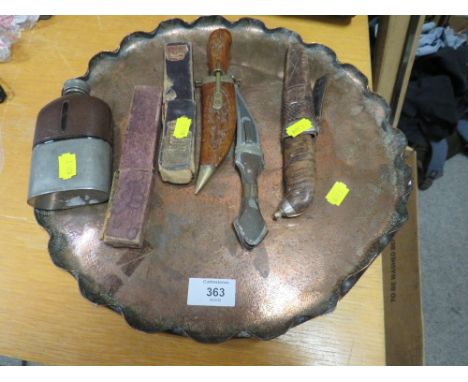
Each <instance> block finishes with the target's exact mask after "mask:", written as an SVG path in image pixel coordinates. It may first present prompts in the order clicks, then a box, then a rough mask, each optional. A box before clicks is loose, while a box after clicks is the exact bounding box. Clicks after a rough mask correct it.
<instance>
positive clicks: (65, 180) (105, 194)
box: [28, 79, 112, 210]
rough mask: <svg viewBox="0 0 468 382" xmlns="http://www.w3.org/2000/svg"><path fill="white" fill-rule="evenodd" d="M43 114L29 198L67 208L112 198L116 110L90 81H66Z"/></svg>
mask: <svg viewBox="0 0 468 382" xmlns="http://www.w3.org/2000/svg"><path fill="white" fill-rule="evenodd" d="M62 94H63V96H62V97H60V98H58V99H56V100H54V101H52V102H51V103H49V104H48V105H46V106H45V107H44V108H43V109H42V110H41V111H40V112H39V115H38V117H37V123H36V130H35V136H34V143H33V152H32V159H31V171H30V178H29V192H28V204H30V205H31V206H32V207H34V208H38V209H44V210H62V209H67V208H73V207H79V206H84V205H90V204H97V203H103V202H106V201H107V200H108V199H109V193H110V189H111V183H112V116H111V111H110V108H109V106H108V105H107V104H106V103H105V102H104V101H102V100H100V99H99V98H96V97H92V96H90V95H89V87H88V85H87V84H86V83H85V82H84V81H82V80H78V79H73V80H69V81H66V82H65V84H64V89H63V92H62Z"/></svg>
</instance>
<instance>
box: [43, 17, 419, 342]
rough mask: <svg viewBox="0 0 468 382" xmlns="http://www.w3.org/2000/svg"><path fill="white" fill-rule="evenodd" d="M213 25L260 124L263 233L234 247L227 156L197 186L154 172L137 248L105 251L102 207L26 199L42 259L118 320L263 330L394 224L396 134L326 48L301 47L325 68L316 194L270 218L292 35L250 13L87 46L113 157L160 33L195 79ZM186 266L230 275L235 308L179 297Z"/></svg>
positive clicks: (368, 256) (406, 188)
mask: <svg viewBox="0 0 468 382" xmlns="http://www.w3.org/2000/svg"><path fill="white" fill-rule="evenodd" d="M219 27H225V28H229V30H230V31H231V33H232V36H233V44H232V53H231V56H232V64H231V72H232V73H233V74H234V75H235V76H236V77H237V78H238V79H240V80H241V89H242V93H243V95H244V98H245V99H246V101H247V103H248V105H249V108H250V109H251V111H252V114H253V116H254V118H255V119H256V121H257V124H258V126H259V129H260V135H261V142H262V146H263V150H264V154H265V170H264V172H263V173H262V175H261V177H260V179H259V192H260V205H261V210H262V213H263V215H264V217H265V220H266V222H267V225H268V228H269V234H268V236H267V237H266V239H265V240H264V242H263V243H262V244H261V245H260V246H259V247H257V248H256V249H254V250H252V251H246V250H243V249H242V248H241V247H240V245H239V244H238V241H237V238H236V235H235V233H234V230H233V228H232V222H233V220H234V218H235V217H236V215H237V213H238V211H239V208H240V201H241V185H240V180H239V175H238V173H237V172H236V169H235V166H234V164H233V162H232V158H228V159H227V160H226V161H225V162H224V163H223V165H222V166H221V167H220V168H219V169H218V171H217V173H216V174H215V175H214V176H213V177H212V179H211V181H210V183H209V184H208V185H207V187H206V188H205V189H204V190H203V192H202V193H201V194H200V195H198V196H195V195H194V187H193V185H188V186H173V185H168V184H164V183H163V182H162V181H161V180H160V178H159V176H158V175H156V176H155V184H154V192H153V199H152V204H151V210H150V214H149V218H148V219H149V220H148V223H147V227H146V233H145V246H144V248H143V249H142V250H129V249H114V248H111V247H108V246H106V245H104V244H103V243H102V242H101V241H100V240H99V237H100V233H101V228H102V225H103V219H104V213H105V211H106V207H107V205H106V204H102V205H98V206H92V207H91V206H90V207H81V208H75V209H71V210H66V211H59V212H45V211H40V210H36V217H37V220H38V222H39V224H41V225H42V226H43V227H44V228H45V229H46V230H47V231H48V232H49V234H50V242H49V251H50V255H51V257H52V260H53V261H54V263H55V264H56V265H58V266H59V267H62V268H64V269H66V270H67V271H69V272H70V273H71V274H72V275H73V276H74V277H75V278H76V279H77V280H78V283H79V287H80V290H81V292H82V294H83V295H84V296H85V297H86V298H88V299H89V300H91V301H93V302H95V303H98V304H103V305H105V306H108V307H109V308H111V309H113V310H114V311H116V312H118V313H121V314H122V315H123V316H124V317H125V319H126V320H127V321H128V323H129V324H130V325H131V326H132V327H134V328H137V329H140V330H144V331H147V332H159V331H169V332H173V333H177V334H183V335H187V336H190V337H193V338H195V339H196V340H200V341H207V342H208V341H209V342H220V341H224V340H226V339H228V338H230V337H233V336H239V337H250V336H254V337H258V338H261V339H270V338H273V337H276V336H278V335H280V334H282V333H284V332H286V331H287V330H288V329H289V328H291V327H292V326H295V325H298V324H300V323H302V322H304V321H306V320H308V319H310V318H313V317H316V316H318V315H321V314H324V313H326V312H330V311H332V310H333V309H334V307H335V306H336V304H337V302H338V300H339V299H340V298H341V297H343V296H344V295H345V294H346V293H347V292H348V291H349V290H350V288H351V287H352V286H353V285H354V284H355V283H356V281H357V280H358V279H359V277H360V276H361V275H362V273H363V272H364V271H365V269H366V268H367V267H368V266H369V265H370V264H371V263H372V261H373V260H374V259H375V258H376V257H377V255H378V254H379V253H380V252H381V251H382V249H383V248H384V247H385V246H386V245H387V243H388V242H389V240H390V239H391V237H392V236H393V234H394V233H395V232H396V231H397V230H398V228H400V226H401V225H402V224H403V223H404V221H405V220H406V218H407V213H406V207H405V206H406V202H407V198H408V194H409V192H410V189H411V180H410V172H409V168H408V167H407V166H406V165H405V164H404V160H403V150H404V148H405V144H406V141H405V138H404V136H403V134H401V133H400V132H399V131H397V130H396V129H394V128H392V127H391V126H390V124H389V121H388V107H387V105H386V104H385V102H384V101H383V100H382V98H380V97H379V96H377V95H375V94H373V93H372V92H370V91H369V89H368V87H367V79H366V78H365V76H364V75H363V74H362V73H360V72H359V71H358V70H357V69H356V68H354V67H353V66H351V65H343V64H340V63H339V62H338V61H337V59H336V56H335V54H334V52H333V51H331V50H330V49H329V48H327V47H325V46H323V45H320V44H310V45H306V47H307V54H308V55H309V59H310V67H311V72H312V75H313V77H319V76H321V75H324V74H328V75H329V87H328V91H327V94H326V96H325V104H324V109H323V115H324V126H323V128H322V131H321V133H320V135H319V137H318V141H317V147H318V148H317V157H316V158H317V189H316V197H315V201H314V203H313V205H312V206H311V207H310V208H309V209H308V211H307V212H306V213H305V214H304V215H303V216H302V217H299V218H296V219H290V220H281V221H278V222H275V221H273V219H272V216H273V213H274V211H275V209H276V207H277V206H278V204H279V202H280V200H281V197H282V171H281V165H282V156H281V148H280V140H279V136H280V110H281V107H280V105H281V93H282V76H283V65H284V58H285V52H286V48H287V46H288V44H289V43H291V42H300V43H303V42H302V40H301V38H300V36H299V35H297V34H296V33H294V32H292V31H290V30H287V29H282V28H278V29H273V30H270V29H267V28H266V27H265V25H264V24H263V23H261V22H260V21H257V20H253V19H247V18H244V19H241V20H239V21H237V22H235V23H230V22H228V21H227V20H225V19H224V18H221V17H202V18H199V19H198V20H196V21H195V22H194V23H192V24H187V23H185V22H183V21H182V20H178V19H175V20H170V21H166V22H163V23H161V24H160V25H159V26H158V27H157V28H156V29H155V30H154V31H153V32H151V33H143V32H137V33H133V34H131V35H129V36H127V37H125V39H124V40H123V41H122V43H121V46H120V48H119V49H118V50H117V51H115V52H102V53H99V54H97V55H96V56H94V57H93V58H92V59H91V61H90V63H89V69H88V72H87V74H86V75H85V76H84V77H82V78H84V79H85V80H86V81H87V82H88V83H89V85H90V86H91V89H92V94H94V95H96V96H98V97H100V98H102V99H103V100H105V101H106V102H107V103H108V104H109V105H110V106H111V108H112V112H113V116H114V122H115V137H116V142H115V147H116V149H115V158H114V163H118V162H117V161H118V158H119V148H120V145H121V135H122V132H123V131H124V129H125V128H126V122H127V114H128V111H129V106H130V101H131V96H132V92H133V87H134V86H135V85H139V84H151V85H159V86H162V81H163V72H162V71H163V65H162V63H163V44H165V43H167V42H176V41H191V42H192V43H193V56H194V70H195V79H202V78H203V77H204V76H205V74H206V71H207V66H206V45H207V39H208V35H209V33H210V32H211V31H212V30H213V29H215V28H219ZM199 115H200V113H199ZM199 126H200V125H199ZM335 181H342V182H344V183H345V184H346V185H347V186H348V187H349V189H350V192H349V194H348V196H347V198H346V199H345V200H344V202H343V203H342V204H341V206H339V207H337V206H334V205H331V204H329V203H328V202H327V201H326V199H325V196H326V194H327V193H328V191H329V190H330V188H331V187H332V185H333V184H334V183H335ZM190 277H199V278H221V279H235V280H236V282H237V291H236V305H235V307H207V306H189V305H187V289H188V280H189V278H190Z"/></svg>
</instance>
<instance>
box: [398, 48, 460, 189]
mask: <svg viewBox="0 0 468 382" xmlns="http://www.w3.org/2000/svg"><path fill="white" fill-rule="evenodd" d="M467 64H468V46H467V45H466V44H464V45H463V46H461V47H459V48H458V49H456V50H454V49H452V48H443V49H440V50H439V51H438V52H436V53H434V54H430V55H427V56H422V57H417V58H416V60H415V62H414V66H413V70H412V73H411V77H410V82H409V84H408V89H407V94H406V98H405V103H404V105H403V110H402V114H401V117H400V121H399V125H398V127H399V128H400V129H401V130H402V131H403V132H404V133H405V135H406V137H407V139H408V142H409V144H410V146H412V147H414V148H415V149H416V151H417V153H418V162H419V165H420V171H421V173H420V174H419V175H420V178H424V176H426V175H427V174H425V168H427V166H428V161H429V159H430V154H431V152H430V151H431V149H430V147H431V146H432V147H436V145H431V142H433V143H434V142H439V141H441V140H443V139H448V138H449V137H453V136H454V135H455V136H456V135H457V132H456V129H457V124H458V123H459V121H460V120H468V66H467ZM452 141H453V139H452V138H451V139H449V140H448V142H449V144H450V142H452ZM448 152H449V153H450V154H452V155H453V154H454V153H453V150H450V147H449V150H448ZM441 175H442V174H440V175H438V176H441ZM438 176H437V177H438ZM420 180H421V181H422V180H423V179H420ZM420 185H421V183H420Z"/></svg>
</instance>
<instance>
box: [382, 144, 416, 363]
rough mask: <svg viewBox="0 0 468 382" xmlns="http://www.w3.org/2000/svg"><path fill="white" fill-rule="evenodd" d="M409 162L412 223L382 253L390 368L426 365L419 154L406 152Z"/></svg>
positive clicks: (409, 205)
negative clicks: (419, 237) (419, 211)
mask: <svg viewBox="0 0 468 382" xmlns="http://www.w3.org/2000/svg"><path fill="white" fill-rule="evenodd" d="M406 162H407V163H408V165H410V166H411V168H412V173H413V191H412V192H411V195H410V198H409V200H408V206H407V208H408V221H407V222H406V223H405V225H404V226H403V227H402V228H401V229H400V230H399V231H398V232H397V233H396V235H395V236H394V238H393V239H392V240H391V242H390V244H389V245H388V246H387V248H385V250H384V251H383V253H382V270H383V289H384V310H385V351H386V364H387V365H422V364H423V363H424V344H423V338H424V337H423V316H422V309H421V281H420V273H419V242H418V208H417V201H418V190H417V184H418V182H417V170H416V152H415V151H413V150H407V151H406Z"/></svg>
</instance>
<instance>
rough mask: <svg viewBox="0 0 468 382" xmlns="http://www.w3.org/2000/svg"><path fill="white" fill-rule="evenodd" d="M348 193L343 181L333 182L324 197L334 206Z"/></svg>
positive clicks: (338, 204) (341, 201) (339, 203)
mask: <svg viewBox="0 0 468 382" xmlns="http://www.w3.org/2000/svg"><path fill="white" fill-rule="evenodd" d="M348 193H349V188H348V186H347V185H346V184H344V183H343V182H335V184H334V185H333V187H332V188H331V189H330V191H328V194H327V196H325V199H327V202H328V203H330V204H333V205H334V206H340V205H341V203H343V200H345V198H346V196H347V195H348Z"/></svg>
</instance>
